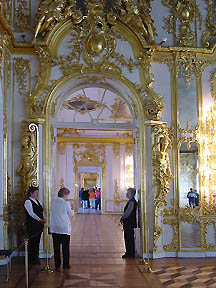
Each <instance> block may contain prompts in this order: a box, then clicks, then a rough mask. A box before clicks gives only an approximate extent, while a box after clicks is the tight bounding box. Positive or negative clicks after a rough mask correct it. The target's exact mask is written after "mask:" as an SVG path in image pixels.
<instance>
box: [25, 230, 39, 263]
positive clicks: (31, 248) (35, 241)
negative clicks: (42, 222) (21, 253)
mask: <svg viewBox="0 0 216 288" xmlns="http://www.w3.org/2000/svg"><path fill="white" fill-rule="evenodd" d="M27 233H28V238H29V241H28V261H29V263H34V262H36V261H37V260H38V254H39V245H40V239H41V234H42V230H39V231H36V230H34V231H33V230H31V231H27Z"/></svg>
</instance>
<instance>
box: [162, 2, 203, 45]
mask: <svg viewBox="0 0 216 288" xmlns="http://www.w3.org/2000/svg"><path fill="white" fill-rule="evenodd" d="M162 4H163V5H164V6H166V7H168V8H170V10H171V15H170V16H168V17H164V23H165V25H164V27H163V28H164V29H165V30H166V31H167V33H169V34H171V33H172V34H173V35H174V39H175V42H176V43H175V44H178V45H179V46H183V47H185V46H187V47H193V46H195V45H197V39H196V33H195V32H194V29H193V28H192V25H195V29H197V28H196V26H197V22H199V30H201V28H202V15H201V13H200V11H199V7H198V5H197V4H196V1H194V0H180V1H179V0H174V1H173V0H162Z"/></svg>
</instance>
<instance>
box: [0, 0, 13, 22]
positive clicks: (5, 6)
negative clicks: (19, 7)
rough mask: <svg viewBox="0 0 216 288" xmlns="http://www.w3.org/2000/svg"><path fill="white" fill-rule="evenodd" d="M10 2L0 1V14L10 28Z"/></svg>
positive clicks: (7, 0) (10, 0)
mask: <svg viewBox="0 0 216 288" xmlns="http://www.w3.org/2000/svg"><path fill="white" fill-rule="evenodd" d="M11 11H12V0H0V13H1V14H2V15H3V17H4V19H5V21H6V22H7V24H8V25H9V26H11V20H12V13H11Z"/></svg>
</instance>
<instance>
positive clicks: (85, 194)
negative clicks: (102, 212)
mask: <svg viewBox="0 0 216 288" xmlns="http://www.w3.org/2000/svg"><path fill="white" fill-rule="evenodd" d="M88 199H89V193H88V191H87V190H84V191H83V193H82V200H88Z"/></svg>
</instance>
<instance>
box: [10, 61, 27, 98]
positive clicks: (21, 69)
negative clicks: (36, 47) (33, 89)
mask: <svg viewBox="0 0 216 288" xmlns="http://www.w3.org/2000/svg"><path fill="white" fill-rule="evenodd" d="M13 66H14V71H15V73H16V81H17V83H18V91H19V93H20V95H24V96H26V95H27V92H28V91H29V90H30V81H29V82H28V80H29V78H28V77H30V60H29V59H24V58H22V57H19V58H18V57H17V58H14V59H13Z"/></svg>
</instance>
